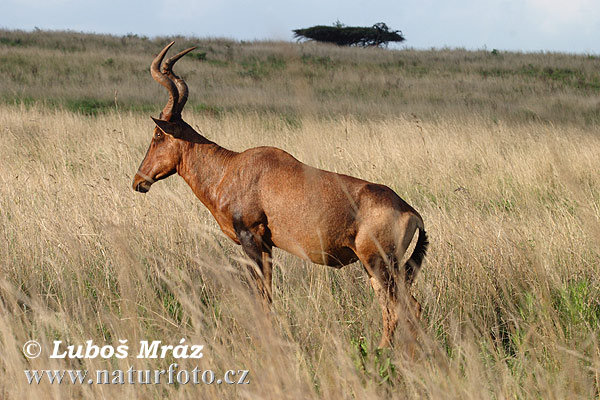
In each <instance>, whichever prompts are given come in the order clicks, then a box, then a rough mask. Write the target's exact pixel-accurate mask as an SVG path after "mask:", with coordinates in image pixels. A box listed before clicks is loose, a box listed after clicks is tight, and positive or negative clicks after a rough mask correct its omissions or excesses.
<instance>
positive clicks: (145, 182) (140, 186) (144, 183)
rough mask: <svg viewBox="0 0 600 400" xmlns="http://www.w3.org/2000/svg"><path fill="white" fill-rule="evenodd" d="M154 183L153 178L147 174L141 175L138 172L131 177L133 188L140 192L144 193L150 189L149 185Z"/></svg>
mask: <svg viewBox="0 0 600 400" xmlns="http://www.w3.org/2000/svg"><path fill="white" fill-rule="evenodd" d="M153 183H154V179H150V178H149V177H147V176H142V175H141V174H140V173H139V172H138V173H137V174H135V176H134V177H133V184H132V186H133V190H135V191H136V192H140V193H146V192H147V191H148V190H150V186H152V184H153Z"/></svg>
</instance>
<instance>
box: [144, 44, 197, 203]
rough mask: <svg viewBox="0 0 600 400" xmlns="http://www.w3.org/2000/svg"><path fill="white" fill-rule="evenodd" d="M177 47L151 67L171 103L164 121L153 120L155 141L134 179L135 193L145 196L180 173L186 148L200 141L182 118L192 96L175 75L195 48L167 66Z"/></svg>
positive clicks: (165, 50) (154, 61)
mask: <svg viewBox="0 0 600 400" xmlns="http://www.w3.org/2000/svg"><path fill="white" fill-rule="evenodd" d="M173 43H174V42H171V43H169V44H168V45H167V46H165V48H164V49H162V51H161V52H160V53H159V54H158V56H156V58H155V59H154V60H153V61H152V64H151V65H150V72H151V74H152V77H153V78H154V80H155V81H156V82H158V83H160V84H161V85H162V86H164V87H165V88H166V89H167V91H168V93H169V101H168V102H167V104H166V105H165V107H164V108H163V110H162V112H161V113H160V117H159V118H158V119H156V118H152V119H153V120H154V123H155V124H156V126H155V127H154V132H153V135H152V141H151V142H150V146H149V147H148V151H147V152H146V156H145V157H144V160H143V161H142V163H141V164H140V167H139V168H138V172H137V173H136V174H135V176H134V178H133V189H134V190H136V191H138V192H141V193H146V192H147V191H148V190H149V189H150V186H151V185H152V184H153V183H154V182H156V181H159V180H161V179H164V178H166V177H168V176H171V175H173V174H174V173H175V172H177V166H178V165H179V163H180V162H181V157H182V155H183V150H184V148H185V146H186V145H188V144H189V143H190V142H193V141H197V140H195V139H198V137H199V135H198V134H197V133H196V131H194V129H193V128H192V127H190V126H189V125H188V124H187V123H186V122H185V121H184V120H183V119H182V118H181V112H182V111H183V107H184V106H185V103H186V101H187V98H188V93H189V92H188V87H187V84H186V83H185V81H184V80H183V79H181V78H180V77H178V76H177V75H175V73H174V72H173V65H174V64H175V63H176V62H177V60H179V59H180V58H181V57H183V56H184V55H186V54H187V53H189V52H190V51H192V50H194V49H195V47H192V48H189V49H187V50H184V51H182V52H180V53H178V54H176V55H175V56H173V57H171V58H169V59H167V60H166V61H165V62H164V63H163V59H164V58H165V55H166V54H167V51H168V50H169V48H170V47H171V46H172V45H173Z"/></svg>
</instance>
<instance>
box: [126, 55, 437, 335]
mask: <svg viewBox="0 0 600 400" xmlns="http://www.w3.org/2000/svg"><path fill="white" fill-rule="evenodd" d="M172 45H173V43H170V44H168V45H167V46H166V47H165V48H164V49H163V50H162V51H161V52H160V54H158V56H157V57H156V58H155V59H154V61H152V65H151V68H150V71H151V73H152V77H153V78H154V79H155V80H156V81H157V82H158V83H160V84H161V85H162V86H164V87H165V88H166V89H167V91H168V92H169V101H168V102H167V105H166V106H165V107H164V109H163V111H162V113H161V114H160V118H159V119H154V118H153V120H154V122H155V123H156V127H155V128H154V136H153V138H152V141H151V143H150V147H149V149H148V152H147V153H146V156H145V157H144V160H143V161H142V164H141V165H140V167H139V170H138V172H137V174H136V175H135V177H134V179H133V189H134V190H136V191H139V192H142V193H145V192H147V191H148V190H149V189H150V186H151V185H152V184H153V183H154V182H156V181H159V180H161V179H164V178H166V177H168V176H170V175H172V174H174V173H175V172H177V173H178V174H179V175H181V176H182V177H183V179H184V180H185V181H186V182H187V183H188V184H189V185H190V187H191V188H192V190H193V191H194V193H195V194H196V196H197V197H198V198H199V199H200V200H201V201H202V203H204V205H205V206H206V207H207V208H208V209H209V210H210V212H211V213H212V215H213V216H214V217H215V219H216V220H217V223H218V224H219V226H220V227H221V229H222V230H223V232H224V233H225V235H227V236H228V237H229V238H231V239H232V240H233V241H234V242H235V243H237V244H241V245H242V248H243V250H244V252H245V253H246V254H247V255H248V257H249V258H250V259H251V260H252V261H253V262H254V263H255V264H256V265H251V268H250V273H251V275H252V276H253V278H254V279H255V281H256V284H257V288H258V290H259V292H260V293H261V294H262V296H264V298H265V300H266V301H268V302H270V301H271V293H272V292H271V251H272V248H273V247H279V248H281V249H283V250H286V251H288V252H290V253H292V254H295V255H297V256H299V257H302V258H304V259H308V260H311V261H312V262H314V263H317V264H325V265H330V266H337V267H341V266H343V265H346V264H349V263H352V262H355V261H357V260H360V261H361V262H362V264H363V265H364V267H365V269H366V271H367V273H368V274H369V277H370V281H371V284H372V286H373V288H374V290H375V293H376V295H377V297H378V300H379V302H380V305H381V308H382V313H383V334H382V339H381V343H380V345H381V346H386V345H391V343H392V337H393V334H394V330H395V328H396V326H397V324H398V320H399V313H400V312H402V313H403V315H404V316H405V317H406V320H407V321H408V323H409V329H410V331H411V332H413V333H414V326H413V325H411V324H414V323H415V321H416V319H418V317H419V315H420V305H419V303H418V302H417V301H416V299H415V298H414V297H413V296H411V295H410V293H409V292H408V289H409V288H410V286H411V284H412V282H413V280H414V278H415V276H416V274H417V272H418V270H419V268H420V267H421V263H422V262H423V258H424V256H425V253H426V250H427V246H428V241H427V235H426V233H425V230H424V228H423V220H422V219H421V216H420V215H419V213H417V212H416V211H415V210H414V209H413V208H412V207H411V206H410V205H408V204H407V203H406V202H405V201H404V200H402V199H401V198H400V197H399V196H398V195H397V194H396V193H395V192H394V191H392V190H391V189H390V188H388V187H387V186H383V185H379V184H375V183H371V182H367V181H364V180H361V179H357V178H353V177H350V176H347V175H341V174H336V173H333V172H328V171H323V170H320V169H317V168H313V167H310V166H308V165H305V164H303V163H301V162H300V161H298V160H297V159H295V158H294V157H293V156H291V155H290V154H288V153H286V152H285V151H283V150H280V149H277V148H274V147H256V148H252V149H248V150H246V151H243V152H241V153H237V152H234V151H230V150H227V149H224V148H223V147H221V146H219V145H218V144H216V143H214V142H211V141H210V140H208V139H206V138H205V137H203V136H202V135H200V134H199V133H198V132H196V131H195V130H194V129H193V128H192V127H191V126H189V125H188V124H187V123H186V122H185V121H184V120H183V119H182V118H181V111H182V110H183V107H184V106H185V102H186V100H187V97H188V88H187V85H186V83H185V82H184V80H183V79H181V78H180V77H178V76H177V75H175V74H174V73H173V70H172V67H173V64H174V63H175V62H176V61H177V60H178V59H180V58H181V57H182V56H184V55H185V54H187V53H188V52H189V51H191V50H193V49H194V48H191V49H187V50H184V51H182V52H181V53H179V54H177V55H176V56H174V57H172V58H169V59H168V60H166V61H165V62H164V64H163V59H164V57H165V54H166V53H167V50H168V49H169V48H170V47H171V46H172ZM161 64H162V70H161ZM417 229H418V230H419V235H418V239H417V242H416V246H415V249H414V251H413V254H412V255H411V256H410V258H409V259H408V260H407V262H406V263H405V264H404V267H403V270H402V271H400V270H399V262H400V261H401V259H402V257H403V256H404V253H405V252H406V250H407V248H408V246H409V244H410V242H411V240H412V238H413V236H414V235H415V232H416V230H417ZM403 299H404V300H403ZM402 306H403V307H402ZM401 308H402V309H401ZM407 310H410V311H411V312H406V311H407Z"/></svg>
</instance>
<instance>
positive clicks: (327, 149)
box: [0, 105, 600, 399]
mask: <svg viewBox="0 0 600 400" xmlns="http://www.w3.org/2000/svg"><path fill="white" fill-rule="evenodd" d="M186 119H187V120H188V122H190V124H191V125H192V126H195V127H198V128H199V129H200V130H201V131H202V132H203V134H204V135H205V136H207V137H208V138H210V139H212V140H215V141H217V142H219V143H220V144H222V145H223V146H225V147H228V148H231V149H234V150H241V149H244V148H247V147H250V146H256V145H274V146H279V147H281V148H284V149H286V150H288V151H289V152H291V153H292V154H293V155H295V156H296V157H297V158H299V159H300V160H302V161H304V162H307V163H309V164H311V165H314V166H318V167H322V168H326V169H329V170H333V171H338V172H343V173H348V174H352V175H356V176H359V177H362V178H364V179H368V180H372V181H376V182H380V183H384V184H386V185H389V186H390V187H392V188H393V189H394V190H396V191H397V192H398V193H399V194H400V195H401V196H402V197H403V198H405V199H406V200H407V201H408V202H409V203H410V204H412V205H414V206H415V208H417V209H418V210H419V211H420V212H421V214H422V215H423V216H424V219H425V224H426V227H427V230H428V232H429V235H430V238H431V247H430V252H429V254H428V256H427V258H426V261H425V265H424V268H423V272H422V273H421V275H419V277H418V279H417V282H416V285H415V287H414V294H415V296H416V297H417V298H418V299H419V301H420V302H421V304H422V305H423V310H424V312H423V319H422V323H421V327H422V331H421V332H420V351H419V352H418V355H417V357H416V358H415V359H413V360H409V359H406V358H405V357H404V356H403V354H402V352H401V351H393V352H383V353H379V352H377V351H376V345H377V343H378V339H379V337H380V324H381V320H380V314H379V308H378V305H377V302H376V299H374V296H373V293H372V290H371V289H370V287H369V285H368V282H367V280H366V276H365V273H364V272H363V271H362V267H361V266H360V265H358V264H355V265H351V266H348V267H346V268H344V269H342V270H334V269H330V268H327V267H322V266H315V265H312V264H310V263H306V262H303V261H300V260H299V259H297V258H294V257H293V256H290V255H287V254H285V253H282V252H276V253H275V266H276V268H275V279H274V304H273V314H272V316H271V317H270V318H266V317H265V315H264V314H263V313H262V311H261V308H260V306H259V305H258V304H257V303H256V302H255V301H254V299H252V298H251V297H249V296H248V294H247V293H248V291H247V290H246V287H247V285H246V283H245V279H244V274H243V273H242V271H243V270H244V263H246V261H245V258H244V257H243V255H242V252H241V251H240V249H239V248H238V247H236V246H235V245H233V244H232V243H230V242H229V240H228V239H226V238H225V237H224V236H223V235H222V234H221V233H220V232H219V230H218V228H217V226H216V224H215V222H214V221H213V219H212V217H211V216H210V214H209V213H208V212H207V211H206V210H205V209H204V207H203V206H202V205H201V204H200V202H199V201H198V200H197V199H195V198H194V196H193V194H192V193H191V191H190V190H189V189H188V188H187V187H186V185H185V183H184V182H183V180H181V179H180V178H178V177H172V178H169V179H168V180H166V181H164V182H160V183H158V184H156V185H155V186H153V188H152V190H151V191H150V192H149V193H148V194H146V195H140V194H138V193H134V192H133V191H132V190H131V188H130V183H131V178H132V176H133V174H134V172H135V170H136V168H137V166H138V164H139V162H140V161H141V159H142V157H143V155H144V152H145V150H146V146H147V144H148V142H149V139H150V132H151V128H152V124H151V121H150V120H149V118H148V117H147V116H144V115H141V114H139V113H132V112H124V111H122V112H107V113H103V114H100V115H98V116H96V117H87V116H83V115H80V114H74V113H71V112H68V111H64V110H60V109H52V108H50V109H49V108H44V107H39V106H34V107H25V106H23V105H21V106H6V105H5V106H0V129H1V131H2V146H0V193H1V196H0V219H1V221H2V224H1V226H2V231H1V237H0V242H1V243H2V245H0V262H1V272H2V273H1V278H0V300H1V301H0V308H1V311H0V343H1V349H2V357H0V368H1V369H2V374H1V376H0V397H2V398H7V399H17V398H37V399H50V398H114V397H117V396H118V397H120V398H144V399H145V398H155V399H159V398H170V399H171V398H173V399H185V398H197V397H199V396H202V397H206V398H238V397H245V398H294V399H297V398H348V399H350V398H360V399H369V398H382V397H392V398H423V397H426V398H427V397H428V398H461V399H462V398H473V399H482V398H591V397H597V396H598V384H599V383H600V382H599V377H600V375H599V373H600V353H599V350H600V347H599V346H598V339H599V337H600V336H599V334H600V327H599V322H600V305H599V303H598V299H599V298H600V297H599V295H600V284H599V278H598V276H600V275H599V273H598V272H599V261H600V249H599V243H600V232H599V228H598V227H599V224H598V223H599V219H600V177H599V175H598V173H597V171H599V170H600V158H599V157H598V154H600V136H599V135H598V129H597V127H593V128H589V127H585V125H569V124H565V125H560V126H553V125H552V124H548V123H543V122H539V121H537V122H536V121H532V122H529V123H522V124H518V123H514V121H513V122H511V123H506V122H503V121H502V120H499V121H497V122H493V121H491V120H490V119H489V118H487V117H485V116H481V115H473V116H470V117H467V116H463V117H458V116H457V117H446V118H442V119H439V120H437V121H433V122H432V121H429V122H427V121H421V120H417V119H416V118H414V117H409V116H406V117H404V116H398V117H391V116H390V117H386V118H380V119H378V120H372V119H359V118H354V117H350V116H331V117H329V118H322V117H321V118H318V117H316V116H315V115H313V114H311V113H307V114H306V115H302V116H300V117H298V119H297V120H295V121H294V123H290V121H289V120H288V119H287V118H285V116H281V115H279V114H274V113H269V114H264V113H253V112H244V113H240V112H230V113H225V114H223V115H219V116H212V115H208V114H206V113H188V114H187V115H186ZM182 337H185V338H187V340H188V343H199V344H204V345H206V349H205V351H204V354H205V356H204V358H202V359H201V360H200V361H199V362H196V361H192V360H187V361H178V363H179V364H180V368H187V369H188V370H191V369H193V368H194V366H196V365H198V367H199V368H200V369H212V370H215V371H217V372H223V371H225V370H227V369H248V370H250V378H251V384H250V385H245V386H228V385H215V384H213V385H200V386H194V385H190V384H188V385H180V386H173V385H165V384H162V385H128V384H125V385H72V384H63V385H50V384H48V383H47V382H45V383H42V384H40V385H35V384H34V385H28V384H27V381H26V379H25V375H24V372H23V370H25V369H89V370H97V369H109V370H113V369H122V370H127V369H128V368H129V367H130V366H132V365H133V366H134V367H135V369H137V370H141V369H166V368H167V367H168V365H169V364H170V362H172V361H173V359H167V360H138V359H135V358H133V357H131V356H130V357H129V358H126V359H124V360H118V359H111V360H106V361H104V360H100V359H95V360H71V361H69V360H51V359H49V358H48V355H49V349H50V348H51V344H52V341H53V340H63V341H66V342H68V343H71V344H84V343H85V341H86V340H90V339H92V340H94V341H95V342H96V343H97V344H114V345H115V346H116V345H118V344H119V343H118V340H119V339H128V340H129V343H130V345H131V347H133V348H135V345H134V343H136V342H138V341H139V340H143V339H146V340H163V341H164V342H165V343H168V344H177V343H178V341H179V339H181V338H182ZM29 339H38V340H39V341H40V342H41V343H42V345H43V347H44V352H43V353H42V356H41V357H40V358H38V359H34V360H29V359H26V358H25V357H23V355H22V353H21V346H22V345H23V343H25V342H26V341H27V340H29ZM131 353H134V351H133V350H132V351H131Z"/></svg>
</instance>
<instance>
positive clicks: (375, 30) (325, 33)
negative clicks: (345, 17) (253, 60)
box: [293, 22, 405, 47]
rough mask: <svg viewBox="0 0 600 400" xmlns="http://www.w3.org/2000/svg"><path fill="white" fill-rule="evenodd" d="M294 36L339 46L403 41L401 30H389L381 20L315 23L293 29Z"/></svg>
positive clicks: (364, 45)
mask: <svg viewBox="0 0 600 400" xmlns="http://www.w3.org/2000/svg"><path fill="white" fill-rule="evenodd" d="M293 32H294V37H295V38H296V39H298V40H302V39H307V40H315V41H317V42H326V43H335V44H337V45H339V46H361V47H368V46H376V47H379V46H382V45H386V46H387V44H388V43H389V42H403V41H404V40H405V38H404V36H403V35H402V32H401V31H394V30H391V29H390V28H389V27H388V26H387V25H386V24H384V23H383V22H379V23H377V24H375V25H373V26H372V27H360V26H345V25H343V24H341V23H339V22H337V23H336V24H334V25H333V26H327V25H316V26H313V27H310V28H304V29H294V30H293Z"/></svg>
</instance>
